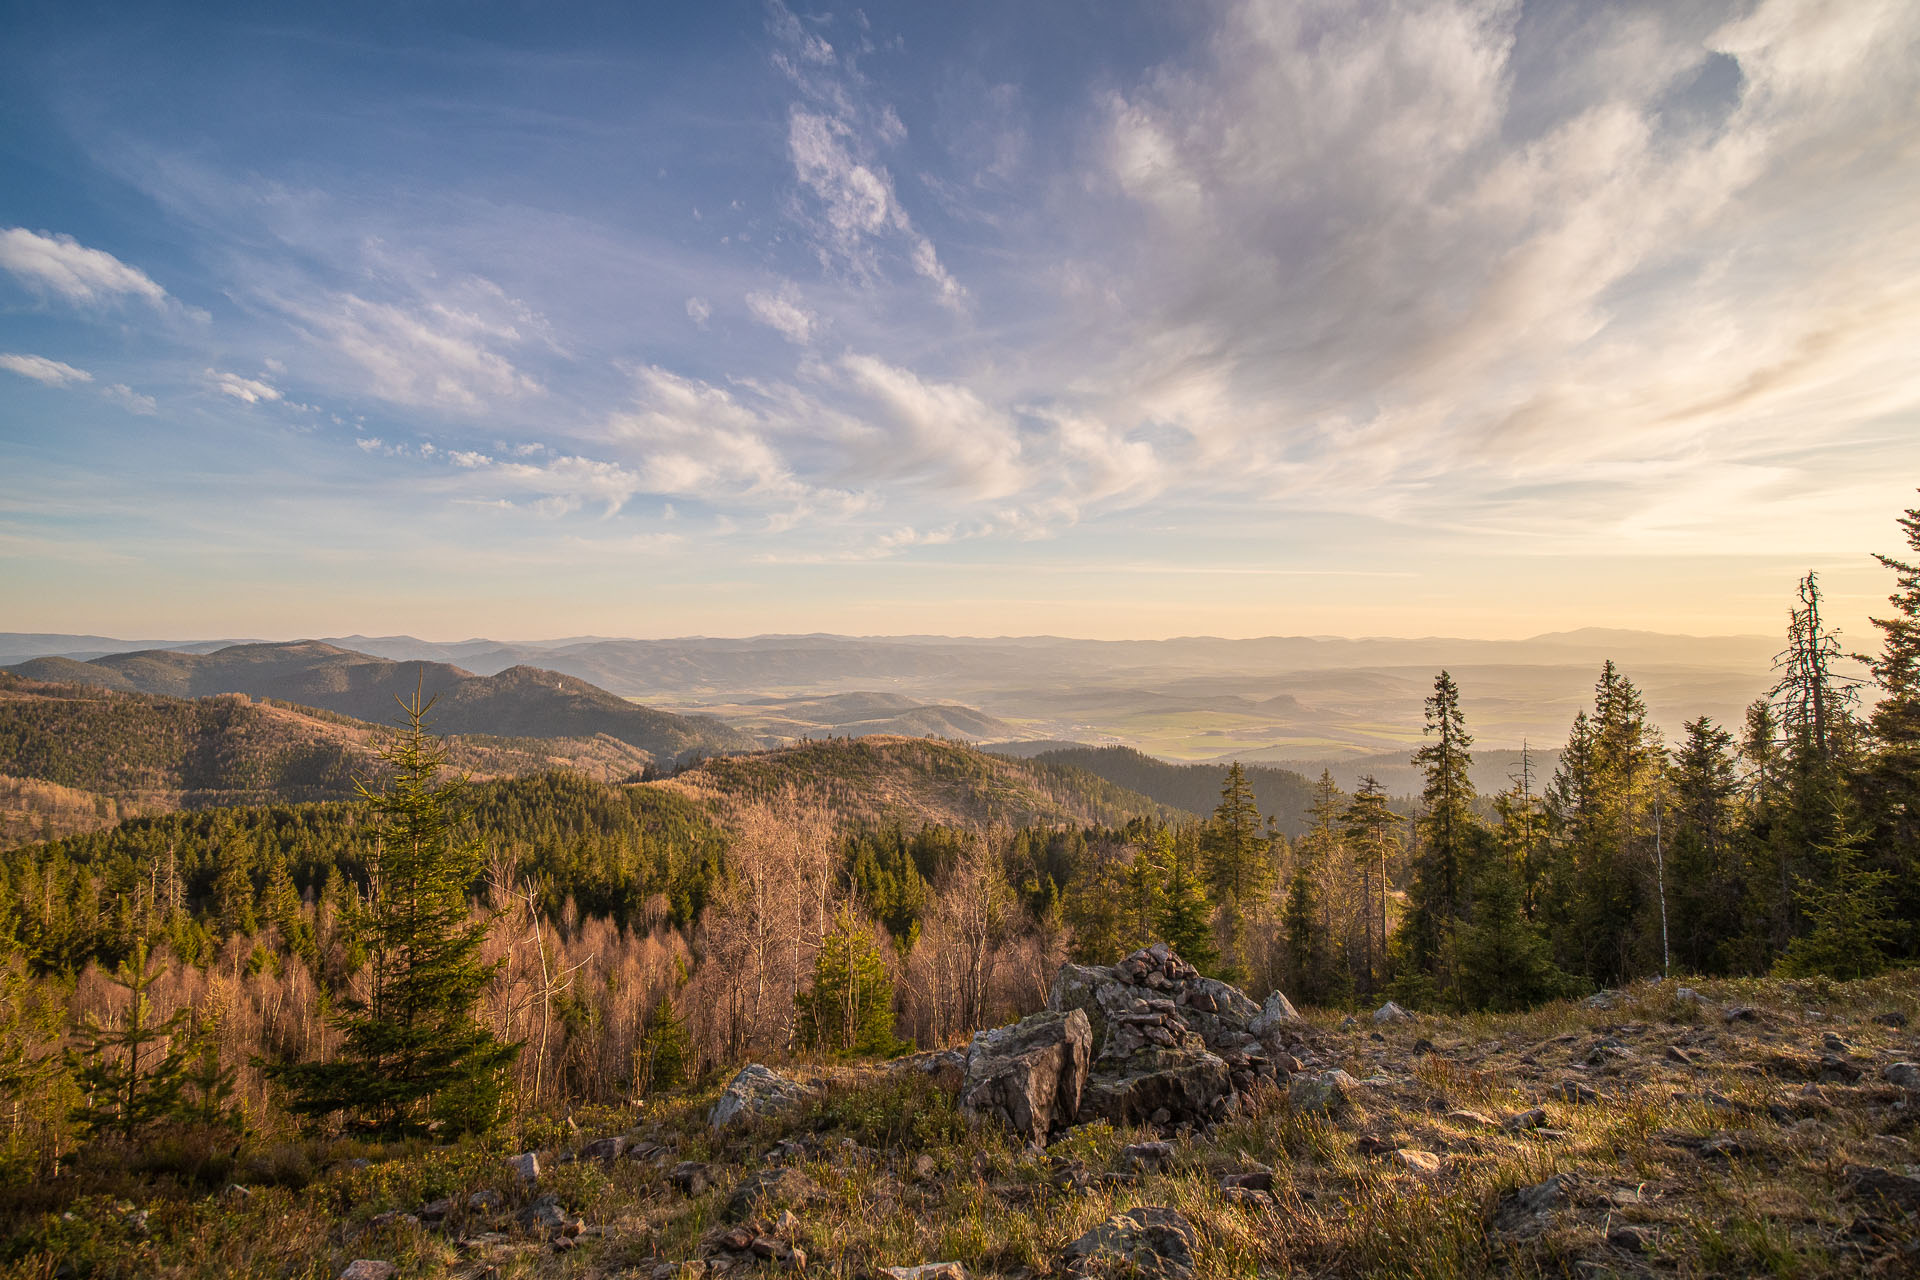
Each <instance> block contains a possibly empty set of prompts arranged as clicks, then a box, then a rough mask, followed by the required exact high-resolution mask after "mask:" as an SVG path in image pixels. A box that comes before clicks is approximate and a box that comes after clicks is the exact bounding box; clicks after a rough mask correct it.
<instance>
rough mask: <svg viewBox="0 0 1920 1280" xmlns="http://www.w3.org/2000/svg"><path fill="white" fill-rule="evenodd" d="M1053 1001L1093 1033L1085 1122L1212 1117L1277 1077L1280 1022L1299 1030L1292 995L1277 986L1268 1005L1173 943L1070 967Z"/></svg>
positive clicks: (1056, 986)
mask: <svg viewBox="0 0 1920 1280" xmlns="http://www.w3.org/2000/svg"><path fill="white" fill-rule="evenodd" d="M1048 1007H1049V1008H1051V1009H1053V1010H1055V1011H1058V1012H1068V1011H1072V1010H1078V1011H1080V1012H1082V1013H1084V1014H1085V1015H1086V1017H1087V1022H1088V1025H1089V1026H1090V1027H1091V1028H1092V1029H1093V1033H1094V1045H1095V1048H1096V1049H1097V1054H1096V1056H1095V1058H1094V1062H1093V1071H1092V1075H1091V1078H1090V1080H1089V1083H1088V1086H1087V1093H1086V1097H1085V1100H1083V1102H1082V1104H1081V1108H1080V1118H1081V1119H1083V1120H1088V1119H1097V1118H1105V1119H1111V1120H1114V1121H1116V1122H1119V1121H1125V1122H1127V1123H1157V1124H1163V1125H1164V1124H1167V1123H1169V1122H1173V1123H1180V1122H1185V1123H1194V1124H1205V1123H1210V1122H1211V1121H1213V1120H1216V1119H1218V1118H1220V1117H1221V1116H1223V1115H1225V1114H1227V1113H1228V1112H1229V1111H1230V1110H1231V1109H1232V1100H1233V1095H1234V1094H1235V1093H1237V1092H1244V1091H1246V1090H1248V1089H1251V1088H1253V1087H1254V1085H1255V1084H1256V1083H1257V1082H1258V1081H1260V1080H1268V1081H1271V1080H1273V1079H1274V1078H1275V1076H1276V1070H1275V1066H1274V1061H1273V1055H1274V1052H1275V1046H1276V1045H1277V1044H1278V1043H1279V1036H1278V1031H1279V1028H1280V1027H1281V1026H1282V1025H1283V1024H1286V1023H1294V1024H1296V1025H1295V1026H1294V1028H1293V1029H1294V1030H1296V1031H1297V1030H1298V1029H1299V1028H1298V1017H1299V1015H1298V1014H1296V1013H1295V1012H1294V1010H1293V1005H1292V1004H1291V1003H1289V1002H1288V1000H1287V998H1286V996H1284V995H1281V994H1280V993H1279V992H1275V993H1274V995H1273V996H1272V997H1270V998H1269V1000H1268V1003H1267V1005H1266V1007H1264V1008H1263V1007H1262V1006H1260V1005H1258V1004H1255V1003H1254V1002H1253V1001H1252V1000H1250V999H1249V998H1248V997H1247V996H1246V994H1245V993H1244V992H1242V991H1239V990H1237V989H1236V988H1234V987H1231V986H1229V985H1227V984H1226V983H1224V982H1220V981H1217V980H1216V979H1213V978H1207V977H1203V976H1201V974H1200V973H1199V972H1198V971H1197V970H1195V969H1194V967H1193V966H1192V965H1190V964H1188V963H1187V962H1186V961H1184V960H1182V959H1181V958H1180V957H1179V956H1177V955H1175V954H1174V953H1173V951H1172V950H1171V949H1170V948H1169V947H1168V946H1167V945H1166V944H1165V943H1156V944H1155V945H1153V946H1151V947H1146V948H1143V949H1141V950H1139V951H1136V952H1134V953H1133V954H1132V955H1130V956H1127V957H1126V958H1125V959H1123V960H1121V961H1119V962H1118V963H1116V964H1112V965H1105V966H1101V965H1078V964H1069V965H1063V966H1061V969H1060V973H1059V975H1058V976H1057V977H1056V978H1055V979H1054V984H1053V990H1052V993H1051V994H1050V996H1049V998H1048Z"/></svg>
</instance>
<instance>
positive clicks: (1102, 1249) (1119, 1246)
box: [1061, 1206, 1200, 1280]
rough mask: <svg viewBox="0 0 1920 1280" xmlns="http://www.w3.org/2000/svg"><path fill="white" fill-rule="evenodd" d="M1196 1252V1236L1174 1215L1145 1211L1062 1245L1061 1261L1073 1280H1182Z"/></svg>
mask: <svg viewBox="0 0 1920 1280" xmlns="http://www.w3.org/2000/svg"><path fill="white" fill-rule="evenodd" d="M1199 1247H1200V1233H1199V1232H1197V1231H1195V1230H1194V1227H1193V1224H1192V1223H1191V1222H1188V1221H1187V1219H1186V1218H1185V1217H1184V1216H1183V1215H1181V1214H1180V1213H1179V1212H1177V1211H1175V1210H1173V1209H1167V1208H1161V1207H1157V1206H1156V1207H1145V1208H1139V1209H1131V1210H1129V1211H1127V1212H1126V1213H1118V1214H1115V1215H1114V1216H1113V1217H1111V1218H1108V1219H1107V1220H1106V1221H1105V1222H1103V1223H1101V1224H1100V1225H1099V1226H1097V1227H1095V1228H1094V1229H1093V1230H1091V1231H1089V1232H1087V1233H1086V1234H1085V1235H1083V1236H1081V1237H1080V1238H1079V1239H1078V1240H1075V1241H1074V1242H1073V1243H1072V1244H1070V1245H1068V1246H1067V1249H1066V1252H1065V1254H1063V1255H1062V1257H1061V1262H1062V1264H1063V1265H1064V1267H1065V1269H1066V1270H1067V1271H1068V1272H1069V1273H1070V1274H1073V1275H1076V1276H1122V1275H1125V1276H1151V1277H1161V1278H1162V1280H1186V1277H1189V1276H1191V1275H1193V1269H1194V1253H1195V1251H1196V1250H1197V1249H1198V1248H1199Z"/></svg>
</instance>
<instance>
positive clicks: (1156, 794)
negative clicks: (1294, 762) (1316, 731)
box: [987, 744, 1313, 836]
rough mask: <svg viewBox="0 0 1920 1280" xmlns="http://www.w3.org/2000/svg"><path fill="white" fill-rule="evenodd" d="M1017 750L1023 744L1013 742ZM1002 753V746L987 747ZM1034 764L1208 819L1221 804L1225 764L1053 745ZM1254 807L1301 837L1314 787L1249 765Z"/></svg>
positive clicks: (1298, 777) (1288, 775) (1300, 779)
mask: <svg viewBox="0 0 1920 1280" xmlns="http://www.w3.org/2000/svg"><path fill="white" fill-rule="evenodd" d="M1011 745H1014V746H1016V747H1018V746H1021V745H1024V744H1011ZM987 749H988V750H989V751H992V752H994V753H995V754H998V753H999V752H1000V751H1001V748H1000V747H998V746H995V747H989V748H987ZM1027 758H1028V759H1030V760H1031V761H1032V762H1034V763H1036V764H1043V765H1060V766H1067V767H1070V768H1074V769H1082V770H1085V771H1086V772H1088V773H1091V774H1094V775H1096V776H1098V777H1101V778H1105V779H1106V780H1107V781H1109V782H1111V783H1113V784H1114V785H1115V786H1118V787H1124V788H1126V789H1128V790H1130V791H1137V792H1139V793H1140V794H1141V795H1143V796H1146V797H1147V798H1148V799H1151V800H1153V801H1155V802H1157V803H1159V804H1163V805H1165V806H1167V807H1168V808H1169V809H1179V810H1182V811H1183V812H1186V813H1190V814H1194V815H1196V816H1199V817H1206V816H1207V815H1208V814H1210V813H1212V812H1213V810H1214V808H1215V806H1217V805H1218V804H1219V803H1220V787H1221V784H1222V783H1223V782H1224V781H1225V780H1226V776H1227V770H1226V767H1225V766H1224V765H1216V764H1169V763H1168V762H1167V761H1165V760H1157V759H1155V758H1154V757H1152V756H1149V755H1145V754H1142V753H1141V752H1138V751H1135V750H1134V749H1133V748H1132V747H1083V746H1075V745H1066V746H1062V745H1060V744H1054V745H1053V749H1051V750H1047V751H1042V752H1039V753H1037V754H1035V755H1032V756H1029V757H1027ZM1246 772H1247V781H1248V783H1250V784H1251V785H1252V787H1253V799H1254V803H1255V804H1257V805H1259V806H1260V812H1261V813H1262V814H1264V815H1267V816H1270V817H1272V818H1273V819H1274V820H1275V821H1276V823H1277V824H1278V825H1279V828H1280V830H1282V831H1284V832H1285V833H1286V834H1287V835H1288V836H1297V835H1299V834H1301V833H1302V832H1304V831H1305V830H1306V829H1307V810H1308V809H1309V808H1310V807H1311V806H1312V804H1313V784H1312V783H1311V782H1310V781H1308V779H1306V778H1305V777H1302V776H1301V775H1300V774H1298V773H1295V772H1293V771H1292V770H1290V769H1276V768H1274V767H1273V766H1271V765H1248V766H1246Z"/></svg>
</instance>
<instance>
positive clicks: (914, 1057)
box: [886, 1049, 967, 1093]
mask: <svg viewBox="0 0 1920 1280" xmlns="http://www.w3.org/2000/svg"><path fill="white" fill-rule="evenodd" d="M886 1069H887V1070H888V1071H889V1072H890V1073H893V1074H898V1075H922V1076H925V1077H926V1078H927V1079H929V1080H931V1081H933V1083H934V1085H935V1087H936V1088H939V1089H943V1090H945V1091H946V1092H948V1093H958V1092H959V1091H960V1085H961V1083H962V1082H963V1081H965V1080H966V1078H967V1051H966V1050H965V1049H930V1050H928V1051H927V1052H925V1053H910V1054H908V1055H907V1056H906V1057H904V1058H895V1059H894V1060H893V1061H891V1062H889V1063H887V1068H886Z"/></svg>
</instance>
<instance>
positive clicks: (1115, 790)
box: [662, 735, 1166, 827]
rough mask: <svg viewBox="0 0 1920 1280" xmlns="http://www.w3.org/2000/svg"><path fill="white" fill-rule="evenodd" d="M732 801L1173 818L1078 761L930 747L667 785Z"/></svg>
mask: <svg viewBox="0 0 1920 1280" xmlns="http://www.w3.org/2000/svg"><path fill="white" fill-rule="evenodd" d="M662 785H668V786H673V787H676V788H680V789H683V790H685V791H687V792H688V793H689V794H694V795H701V796H710V797H716V798H724V799H725V800H728V801H731V802H735V803H738V802H742V801H747V802H751V801H769V802H778V801H780V800H781V799H782V797H784V796H787V795H789V794H793V795H795V796H797V797H799V798H801V799H803V800H809V801H816V802H818V803H820V804H822V805H824V806H825V807H826V808H828V809H829V810H831V811H832V813H833V814H834V815H835V817H837V818H839V819H840V820H841V821H843V822H849V823H854V824H865V825H876V826H877V825H887V824H906V825H909V826H917V825H920V824H923V823H934V824H946V825H954V826H979V825H987V824H1001V825H1007V826H1015V827H1024V826H1031V825H1035V824H1049V823H1072V824H1081V823H1099V824H1103V825H1110V826H1118V825H1121V824H1123V823H1125V822H1126V821H1127V820H1128V819H1130V818H1156V817H1164V816H1166V815H1165V814H1164V813H1163V811H1162V809H1161V807H1160V806H1159V805H1158V804H1156V803H1155V802H1154V801H1153V800H1152V799H1150V798H1149V797H1147V796H1144V795H1141V794H1139V793H1137V792H1135V791H1130V790H1128V789H1127V788H1125V787H1122V786H1119V785H1116V784H1115V783H1113V782H1111V781H1109V780H1107V779H1105V778H1102V777H1099V776H1098V775H1096V774H1093V773H1090V772H1088V771H1087V770H1084V769H1081V768H1078V767H1076V766H1075V765H1074V764H1072V763H1070V762H1063V761H1047V760H1013V759H1008V758H1007V757H1004V756H996V755H990V754H988V753H987V752H984V751H979V750H976V749H975V748H973V747H968V746H962V745H960V744H958V743H954V742H942V741H939V740H936V739H929V738H896V737H887V736H882V735H875V736H872V737H865V738H833V739H824V740H819V741H812V742H805V743H801V744H799V745H796V746H793V747H788V748H784V749H782V750H779V751H768V752H763V753H761V754H759V755H751V756H723V757H718V758H715V759H712V760H708V761H706V762H705V763H703V764H701V765H700V767H699V768H697V769H692V770H689V771H687V772H685V773H682V774H681V775H679V776H678V777H677V778H675V779H673V780H672V782H670V783H666V784H662Z"/></svg>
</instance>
